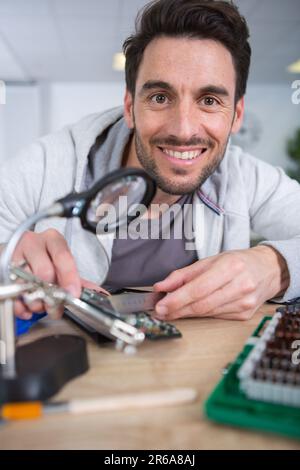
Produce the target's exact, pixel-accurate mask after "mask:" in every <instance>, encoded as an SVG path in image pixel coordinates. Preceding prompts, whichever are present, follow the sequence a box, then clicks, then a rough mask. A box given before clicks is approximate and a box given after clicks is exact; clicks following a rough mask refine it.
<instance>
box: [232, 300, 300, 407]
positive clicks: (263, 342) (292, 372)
mask: <svg viewBox="0 0 300 470" xmlns="http://www.w3.org/2000/svg"><path fill="white" fill-rule="evenodd" d="M297 340H300V304H298V305H289V306H286V307H283V308H280V309H278V310H277V313H276V314H275V315H274V317H273V318H272V320H271V321H270V322H269V324H268V326H267V327H266V329H265V331H264V332H263V334H262V336H261V338H260V339H259V341H257V343H256V345H255V346H254V348H253V350H252V351H251V353H250V354H249V356H248V357H247V359H246V361H245V362H244V364H243V365H242V367H241V368H240V369H239V371H238V377H239V379H240V386H241V390H242V391H243V392H245V394H246V395H247V396H248V397H249V398H254V399H258V400H263V401H269V402H274V403H282V404H286V405H291V406H299V407H300V361H299V362H298V361H296V360H295V361H293V356H294V353H295V348H294V345H295V344H296V343H295V342H296V341H297ZM299 346H300V341H299Z"/></svg>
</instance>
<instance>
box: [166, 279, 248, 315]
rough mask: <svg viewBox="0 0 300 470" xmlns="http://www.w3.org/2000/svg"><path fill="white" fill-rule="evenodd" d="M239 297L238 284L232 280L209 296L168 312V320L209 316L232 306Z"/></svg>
mask: <svg viewBox="0 0 300 470" xmlns="http://www.w3.org/2000/svg"><path fill="white" fill-rule="evenodd" d="M241 295H242V293H241V290H240V283H239V282H238V281H237V280H236V279H234V280H233V281H232V282H229V283H228V284H226V285H225V286H222V287H220V288H219V289H217V290H215V291H214V292H213V293H212V294H211V295H208V296H207V297H204V298H202V299H200V300H197V301H196V302H192V303H190V304H188V305H186V306H184V307H182V308H179V309H177V310H176V311H174V312H170V313H169V315H168V319H170V318H172V319H175V318H180V317H204V316H211V313H212V312H215V311H216V309H218V308H219V309H220V308H222V306H224V305H226V304H228V303H230V304H232V303H233V302H235V301H236V300H238V299H240V298H241Z"/></svg>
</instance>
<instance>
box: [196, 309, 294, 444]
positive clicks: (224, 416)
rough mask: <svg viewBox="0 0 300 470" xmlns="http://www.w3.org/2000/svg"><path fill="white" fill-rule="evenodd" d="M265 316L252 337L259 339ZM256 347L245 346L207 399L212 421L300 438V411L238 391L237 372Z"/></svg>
mask: <svg viewBox="0 0 300 470" xmlns="http://www.w3.org/2000/svg"><path fill="white" fill-rule="evenodd" d="M271 318H272V317H265V318H264V319H263V320H262V321H261V323H260V324H259V326H258V328H257V329H256V330H255V332H254V333H253V335H252V337H258V336H259V335H260V331H261V330H262V329H263V326H264V324H265V323H266V322H267V321H268V320H270V319H271ZM253 347H254V346H251V345H248V344H246V345H245V346H244V349H243V351H242V352H241V353H240V354H239V355H238V356H237V358H236V360H235V361H234V362H233V363H232V364H231V365H230V367H229V369H228V371H227V372H226V374H225V375H224V377H223V378H222V380H221V381H220V382H219V383H218V385H217V386H216V388H215V389H214V391H213V392H212V393H211V395H210V396H209V398H208V399H207V401H206V403H205V405H204V409H205V413H206V416H207V417H208V418H209V419H211V420H212V421H216V422H218V423H222V424H229V425H233V426H239V427H243V428H251V429H256V430H260V431H268V432H272V433H276V434H282V435H286V436H289V437H293V438H298V439H300V408H298V407H292V406H285V405H280V404H274V403H267V402H263V401H258V400H251V399H249V398H247V397H246V395H245V394H244V393H243V392H241V391H240V389H239V378H238V377H237V371H238V369H239V368H240V367H241V365H242V364H243V362H244V361H245V359H246V358H247V356H248V354H249V353H250V351H251V350H252V349H253Z"/></svg>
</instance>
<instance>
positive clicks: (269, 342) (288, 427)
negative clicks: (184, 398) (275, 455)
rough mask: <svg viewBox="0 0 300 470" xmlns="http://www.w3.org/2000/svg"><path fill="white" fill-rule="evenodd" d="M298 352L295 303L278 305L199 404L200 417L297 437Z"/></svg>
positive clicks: (299, 320) (299, 308)
mask: <svg viewBox="0 0 300 470" xmlns="http://www.w3.org/2000/svg"><path fill="white" fill-rule="evenodd" d="M297 348H298V350H297ZM299 350H300V304H297V305H289V306H285V307H281V308H279V309H278V310H277V311H276V314H275V315H274V316H273V317H265V318H264V319H263V320H262V322H261V323H260V325H259V326H258V328H257V329H256V330H255V332H254V333H253V335H252V336H251V337H250V338H249V339H248V341H247V342H246V344H245V345H244V348H243V350H242V351H241V353H240V354H239V355H238V356H237V358H236V359H235V361H234V362H233V363H232V364H231V365H230V366H229V367H228V368H227V369H226V371H225V372H224V376H223V378H222V380H221V381H220V382H219V383H218V385H217V386H216V388H215V389H214V391H213V392H212V394H211V395H210V396H209V398H208V400H207V401H206V403H205V413H206V416H207V417H208V418H209V419H211V420H213V421H215V422H218V423H222V424H229V425H233V426H239V427H243V428H250V429H256V430H260V431H268V432H272V433H277V434H282V435H286V436H289V437H293V438H297V439H300V360H299V358H300V354H299Z"/></svg>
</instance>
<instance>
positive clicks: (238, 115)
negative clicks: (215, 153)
mask: <svg viewBox="0 0 300 470" xmlns="http://www.w3.org/2000/svg"><path fill="white" fill-rule="evenodd" d="M244 111H245V99H244V97H243V96H242V98H240V99H239V101H238V102H237V104H236V105H235V113H234V119H233V124H232V128H231V133H232V134H236V133H237V132H238V131H239V130H240V128H241V126H242V123H243V117H244Z"/></svg>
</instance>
